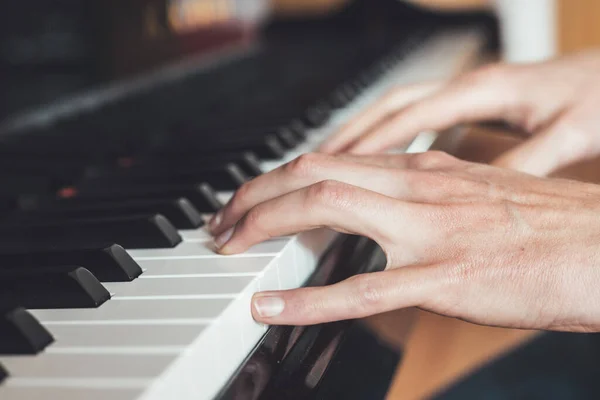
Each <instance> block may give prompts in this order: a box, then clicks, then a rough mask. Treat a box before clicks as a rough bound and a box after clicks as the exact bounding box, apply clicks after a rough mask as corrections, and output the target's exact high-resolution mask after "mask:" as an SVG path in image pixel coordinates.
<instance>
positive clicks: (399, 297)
mask: <svg viewBox="0 0 600 400" xmlns="http://www.w3.org/2000/svg"><path fill="white" fill-rule="evenodd" d="M445 285H446V281H445V280H444V278H443V275H442V274H441V273H439V272H438V269H437V268H435V267H426V266H414V267H413V266H409V267H402V268H398V269H393V270H388V271H384V272H376V273H371V274H364V275H358V276H356V277H353V278H350V279H347V280H345V281H343V282H340V283H338V284H335V285H331V286H327V287H315V288H302V289H295V290H289V291H278V292H277V291H276V292H263V293H257V294H256V295H254V297H253V299H252V316H253V317H254V319H255V320H257V321H259V322H262V323H265V324H270V325H313V324H320V323H326V322H333V321H340V320H346V319H354V318H364V317H367V316H370V315H375V314H379V313H383V312H387V311H392V310H397V309H400V308H406V307H415V306H421V305H422V304H424V303H426V302H427V300H428V299H430V298H433V297H437V296H439V294H440V293H444V292H445V290H444V286H445Z"/></svg>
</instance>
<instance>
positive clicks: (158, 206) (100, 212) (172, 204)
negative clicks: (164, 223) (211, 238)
mask: <svg viewBox="0 0 600 400" xmlns="http://www.w3.org/2000/svg"><path fill="white" fill-rule="evenodd" d="M140 214H161V215H164V216H165V217H167V219H168V220H169V221H170V222H171V223H172V224H173V225H174V226H175V227H176V228H178V229H194V228H198V227H200V226H202V225H203V224H204V220H203V219H202V216H201V215H200V212H199V211H198V210H196V208H195V207H194V206H193V205H192V204H191V203H190V202H189V201H188V200H187V199H186V198H177V199H165V200H141V199H140V200H129V201H123V202H121V203H113V204H109V205H102V204H88V205H79V206H77V205H73V206H72V207H69V208H55V209H48V210H39V211H36V212H28V213H22V214H19V215H17V216H16V219H17V221H18V220H19V219H21V220H36V221H57V220H60V221H64V220H69V219H84V218H85V219H91V218H94V219H99V218H107V217H108V218H114V217H119V216H130V215H140Z"/></svg>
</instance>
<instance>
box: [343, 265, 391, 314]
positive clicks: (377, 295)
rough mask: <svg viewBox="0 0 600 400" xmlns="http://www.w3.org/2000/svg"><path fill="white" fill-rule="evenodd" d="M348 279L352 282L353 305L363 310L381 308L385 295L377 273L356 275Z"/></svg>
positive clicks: (372, 310)
mask: <svg viewBox="0 0 600 400" xmlns="http://www.w3.org/2000/svg"><path fill="white" fill-rule="evenodd" d="M350 280H351V281H352V282H353V284H354V288H355V289H354V291H353V292H352V293H351V296H352V302H353V305H354V306H356V307H357V308H359V309H360V310H362V311H364V312H374V311H376V310H379V309H381V307H382V306H383V300H384V296H385V289H384V287H383V286H384V285H383V281H382V280H381V279H379V276H378V275H377V274H363V275H357V276H354V277H352V278H350Z"/></svg>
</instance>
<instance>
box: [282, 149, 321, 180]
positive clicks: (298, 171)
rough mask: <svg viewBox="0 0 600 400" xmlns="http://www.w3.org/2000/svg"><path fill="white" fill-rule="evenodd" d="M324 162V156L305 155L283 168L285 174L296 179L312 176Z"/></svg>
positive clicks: (316, 154) (315, 154)
mask: <svg viewBox="0 0 600 400" xmlns="http://www.w3.org/2000/svg"><path fill="white" fill-rule="evenodd" d="M324 160H325V155H323V154H318V153H306V154H302V155H301V156H299V157H297V158H296V159H294V160H293V161H290V162H289V163H288V164H287V165H286V166H285V171H286V173H288V174H290V175H292V176H296V177H306V176H312V175H314V174H315V173H316V171H318V170H319V169H320V168H321V166H322V164H323V162H324Z"/></svg>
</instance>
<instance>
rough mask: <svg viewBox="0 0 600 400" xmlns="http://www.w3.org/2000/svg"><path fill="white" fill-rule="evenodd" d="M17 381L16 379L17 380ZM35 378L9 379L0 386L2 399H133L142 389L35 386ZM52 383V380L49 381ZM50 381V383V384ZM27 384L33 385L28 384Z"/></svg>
mask: <svg viewBox="0 0 600 400" xmlns="http://www.w3.org/2000/svg"><path fill="white" fill-rule="evenodd" d="M15 381H16V380H15ZM36 383H38V384H43V383H44V382H39V381H37V382H36V381H35V380H25V381H21V384H20V385H19V383H18V381H16V382H15V383H14V384H13V383H12V382H11V381H10V380H9V381H8V382H7V383H6V385H5V386H4V387H0V399H2V400H107V399H110V400H132V399H135V398H137V397H138V396H139V395H140V394H141V393H142V389H141V388H140V389H92V388H89V387H84V388H65V387H58V388H56V387H48V386H47V385H43V386H37V387H36V386H33V385H35V384H36ZM49 383H50V382H49ZM49 383H48V384H49ZM26 385H32V386H31V387H30V386H26Z"/></svg>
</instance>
